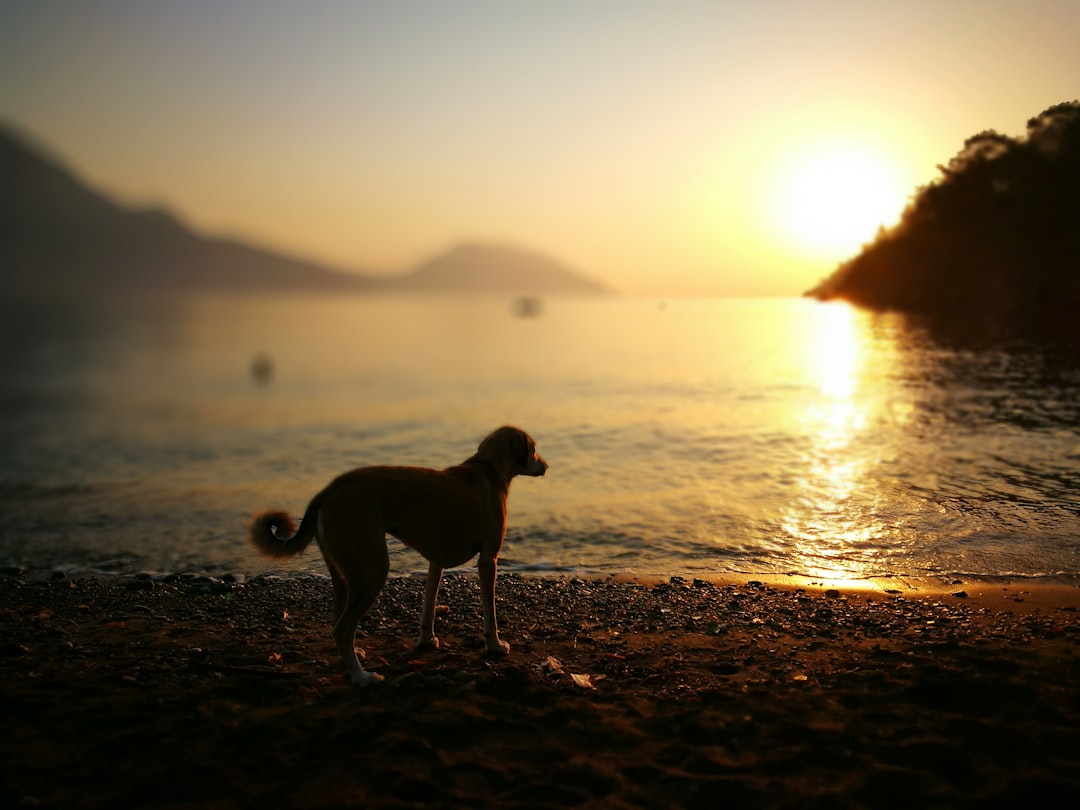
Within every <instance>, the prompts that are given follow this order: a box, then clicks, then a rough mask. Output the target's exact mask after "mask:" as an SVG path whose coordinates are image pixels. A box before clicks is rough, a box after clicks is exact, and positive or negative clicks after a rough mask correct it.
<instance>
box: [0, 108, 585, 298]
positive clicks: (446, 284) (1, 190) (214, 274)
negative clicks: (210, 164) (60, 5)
mask: <svg viewBox="0 0 1080 810" xmlns="http://www.w3.org/2000/svg"><path fill="white" fill-rule="evenodd" d="M0 177H2V178H3V183H2V184H0V268H2V270H0V293H12V292H22V293H48V294H51V295H64V296H68V297H79V296H87V297H89V298H93V297H96V296H99V297H102V296H113V295H117V294H126V293H152V294H165V295H178V294H185V293H194V292H206V291H229V292H290V291H292V292H296V291H311V292H320V291H323V292H329V291H342V292H349V291H351V292H370V293H397V292H409V293H440V294H445V293H476V292H491V293H523V294H559V293H587V292H593V293H595V292H604V291H605V288H604V287H602V285H599V284H597V283H595V282H592V281H589V280H587V279H583V278H581V277H580V276H578V275H576V274H575V273H573V272H572V271H570V270H568V269H567V268H565V267H563V266H562V265H559V264H558V263H556V262H554V261H551V260H549V259H545V258H543V257H540V256H538V255H535V254H531V253H525V252H522V251H516V250H511V249H508V248H501V247H485V246H481V245H466V246H463V247H459V248H456V249H454V250H451V251H449V252H448V253H446V254H444V255H442V256H438V257H436V258H434V259H431V260H430V261H427V262H425V263H423V264H422V265H421V266H419V267H418V268H416V269H415V270H414V271H413V272H410V273H406V274H403V275H399V276H390V277H387V276H376V275H371V274H366V275H360V274H357V273H350V272H345V271H340V270H336V269H333V268H329V267H325V266H323V265H320V264H318V263H315V262H309V261H305V260H303V259H300V258H293V257H288V256H282V255H279V254H277V253H274V252H272V251H270V250H266V249H263V248H260V247H257V246H254V245H250V244H245V243H243V242H239V241H235V240H232V239H226V238H219V237H210V236H204V235H201V234H198V233H196V232H195V231H193V230H192V229H190V228H189V227H187V226H186V225H185V224H184V223H183V222H182V221H180V220H179V219H178V218H177V217H176V216H174V215H173V214H171V213H169V212H168V211H165V210H160V209H145V208H132V207H128V206H124V205H121V204H119V203H117V202H115V201H113V200H111V199H110V198H109V197H107V196H106V195H104V194H102V193H100V192H99V191H97V190H95V189H93V188H91V187H89V186H88V185H87V184H85V183H83V182H82V181H81V180H80V179H79V178H78V177H77V176H76V175H75V174H74V173H72V172H71V171H70V170H68V169H67V168H66V167H64V165H63V163H62V162H61V161H60V160H57V159H55V158H53V157H51V156H49V155H47V154H46V152H45V151H44V150H43V149H42V148H40V147H38V146H36V145H32V144H31V140H30V139H28V138H26V137H23V136H17V135H15V134H14V133H13V131H12V130H11V129H9V128H5V127H3V126H0Z"/></svg>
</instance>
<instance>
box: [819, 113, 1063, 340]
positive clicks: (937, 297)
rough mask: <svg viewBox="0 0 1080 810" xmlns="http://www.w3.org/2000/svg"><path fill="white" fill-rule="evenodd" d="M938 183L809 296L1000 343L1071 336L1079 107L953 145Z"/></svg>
mask: <svg viewBox="0 0 1080 810" xmlns="http://www.w3.org/2000/svg"><path fill="white" fill-rule="evenodd" d="M938 168H939V170H940V172H941V176H940V177H938V178H937V179H936V180H934V181H933V182H932V183H930V184H929V185H927V186H925V187H923V188H920V189H918V191H917V192H916V194H915V196H914V198H913V200H912V202H911V204H910V205H909V206H908V208H907V209H906V210H905V212H904V214H903V216H902V217H901V219H900V222H899V223H898V224H897V225H896V226H895V227H893V228H891V229H887V230H885V229H883V230H882V231H881V232H879V234H878V236H877V238H876V239H875V240H874V241H873V242H872V243H871V244H869V245H867V246H865V247H864V248H863V250H862V252H861V253H859V255H857V256H856V257H854V258H853V259H851V260H849V261H847V262H845V263H844V264H843V265H841V266H840V267H839V269H837V271H836V272H835V273H834V274H833V275H832V276H830V277H829V278H827V279H826V280H825V281H823V282H822V283H821V284H820V285H818V286H817V287H816V288H814V289H813V290H811V291H810V292H809V293H808V295H811V296H815V297H818V298H822V299H833V298H840V299H845V300H848V301H851V302H853V303H855V304H858V305H862V306H866V307H870V308H874V309H890V310H898V311H902V312H909V313H919V314H926V315H931V316H945V317H948V318H952V319H956V320H958V321H969V322H971V323H972V324H975V325H979V326H981V327H983V328H992V329H994V330H996V331H998V332H1001V333H1003V334H1005V333H1025V332H1030V331H1033V330H1035V331H1054V332H1058V333H1066V334H1070V336H1076V335H1078V334H1080V317H1078V316H1080V309H1078V305H1080V103H1078V102H1076V101H1072V102H1067V103H1063V104H1058V105H1055V106H1053V107H1050V108H1049V109H1047V110H1045V111H1043V112H1042V113H1040V114H1039V115H1037V116H1035V117H1034V118H1032V119H1031V120H1029V121H1028V124H1027V132H1026V134H1025V135H1023V136H1021V137H1018V138H1012V137H1009V136H1006V135H1001V134H999V133H997V132H994V131H993V130H987V131H985V132H980V133H978V134H977V135H974V136H972V137H970V138H968V139H967V141H965V142H964V147H963V149H962V150H961V151H960V152H959V154H957V155H956V157H954V158H953V159H952V160H950V161H949V163H948V164H947V165H942V166H939V167H938Z"/></svg>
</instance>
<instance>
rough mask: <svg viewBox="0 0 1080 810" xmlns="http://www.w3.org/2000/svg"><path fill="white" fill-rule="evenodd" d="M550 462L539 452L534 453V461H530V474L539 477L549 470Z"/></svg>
mask: <svg viewBox="0 0 1080 810" xmlns="http://www.w3.org/2000/svg"><path fill="white" fill-rule="evenodd" d="M547 469H548V463H547V462H546V461H544V459H542V458H541V457H540V455H539V453H538V454H536V455H534V456H533V458H532V461H531V462H530V463H529V474H530V475H535V476H537V477H539V476H541V475H543V474H544V473H546V472H547Z"/></svg>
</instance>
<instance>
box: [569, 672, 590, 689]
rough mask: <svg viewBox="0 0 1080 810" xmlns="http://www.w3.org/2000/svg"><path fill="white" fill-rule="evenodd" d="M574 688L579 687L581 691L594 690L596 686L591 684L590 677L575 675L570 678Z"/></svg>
mask: <svg viewBox="0 0 1080 810" xmlns="http://www.w3.org/2000/svg"><path fill="white" fill-rule="evenodd" d="M570 678H571V680H573V682H574V685H575V686H580V687H581V688H582V689H595V688H596V685H595V684H594V683H593V679H592V675H576V674H572V675H571V676H570Z"/></svg>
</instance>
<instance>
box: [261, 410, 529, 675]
mask: <svg viewBox="0 0 1080 810" xmlns="http://www.w3.org/2000/svg"><path fill="white" fill-rule="evenodd" d="M547 468H548V465H547V462H546V461H544V459H542V458H540V456H539V455H537V453H536V443H535V442H533V440H532V438H531V437H530V436H529V434H527V433H525V432H524V431H522V430H518V429H517V428H514V427H502V428H499V429H498V430H496V431H495V432H494V433H492V434H491V435H490V436H488V437H487V438H486V439H484V440H483V441H482V442H481V443H480V447H479V448H478V449H477V451H476V453H475V454H474V455H473V456H472V457H471V458H468V459H466V460H465V461H464V462H462V463H461V464H459V465H457V466H456V467H450V468H448V469H445V470H429V469H426V468H423V467H361V468H360V469H358V470H353V471H352V472H347V473H345V474H344V475H341V476H339V477H338V478H335V479H334V480H333V481H331V482H330V484H329V486H327V487H326V489H324V490H323V491H322V492H320V493H319V494H318V495H316V496H315V497H314V498H312V499H311V503H309V504H308V508H307V510H306V511H305V512H304V517H303V519H302V520H301V521H300V527H299V528H297V527H296V524H295V523H293V520H292V518H290V517H289V516H288V515H287V514H285V513H284V512H265V513H263V514H261V515H257V516H256V517H255V518H254V519H253V520H252V522H251V532H250V538H251V542H252V543H253V544H254V546H255V548H257V549H258V550H259V551H260V552H262V553H263V554H265V555H267V556H269V557H276V558H286V557H293V556H295V555H297V554H299V553H300V552H301V551H303V550H304V549H305V548H306V547H307V546H308V544H309V543H310V542H311V541H312V539H314V540H315V541H316V542H317V543H318V544H319V549H320V550H321V551H322V555H323V559H324V560H326V565H327V567H328V568H329V569H330V579H331V581H332V582H333V584H334V610H333V619H332V621H333V624H332V627H333V635H334V641H336V642H337V646H338V650H340V652H341V655H342V658H344V659H345V669H346V670H348V673H349V677H350V678H351V679H352V682H353V683H354V684H356V685H357V686H367V685H368V684H369V683H372V682H374V681H381V680H382V676H381V675H376V674H375V673H373V672H368V671H367V670H365V669H364V668H363V667H362V666H361V665H360V661H359V659H358V658H357V655H356V646H355V642H356V628H357V625H358V624H359V623H360V617H361V616H363V615H364V613H366V612H367V609H368V608H369V607H371V604H372V603H373V602H374V601H375V597H376V596H378V594H379V591H380V590H382V587H383V585H384V584H385V583H386V575H387V572H388V571H389V569H390V558H389V555H388V554H387V551H386V535H387V534H391V535H393V536H394V537H396V538H397V539H398V540H400V541H401V542H403V543H405V544H406V545H408V546H411V547H412V548H415V549H416V550H417V551H419V552H420V553H421V554H423V555H424V557H426V558H427V560H428V563H429V566H428V575H427V585H426V587H425V588H424V607H423V610H422V611H421V613H420V641H419V646H420V647H438V646H439V640H438V639H437V638H436V637H435V599H436V597H437V596H438V594H439V585H440V584H441V582H442V574H443V569H445V568H451V567H454V566H458V565H463V564H464V563H466V562H468V561H469V560H470V559H472V558H473V557H475V556H476V555H477V554H478V553H479V555H480V559H479V560H478V562H477V569H478V572H479V575H480V602H481V608H482V609H483V614H484V636H485V639H486V641H487V648H488V652H490V653H493V654H496V655H506V654H507V653H508V652H510V645H509V644H507V643H506V642H504V641H502V640H501V639H500V638H499V629H498V625H497V624H496V622H495V565H496V560H497V559H498V556H499V549H500V548H502V542H503V536H504V535H505V533H506V498H507V495H508V494H509V492H510V481H511V480H513V478H514V476H516V475H531V476H539V475H543V474H544V473H545V472H547Z"/></svg>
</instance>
